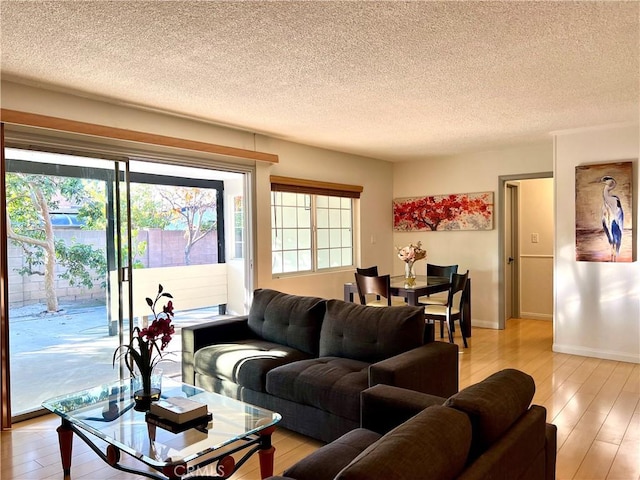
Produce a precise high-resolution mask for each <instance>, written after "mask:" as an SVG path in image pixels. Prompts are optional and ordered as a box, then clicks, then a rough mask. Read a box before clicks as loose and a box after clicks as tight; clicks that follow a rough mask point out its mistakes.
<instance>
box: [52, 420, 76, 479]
mask: <svg viewBox="0 0 640 480" xmlns="http://www.w3.org/2000/svg"><path fill="white" fill-rule="evenodd" d="M56 431H57V432H58V443H59V444H60V458H61V459H62V471H63V472H64V474H65V475H69V474H70V473H71V449H72V447H73V430H71V426H70V425H69V423H68V422H67V421H66V420H62V425H60V426H59V427H58V428H57V430H56Z"/></svg>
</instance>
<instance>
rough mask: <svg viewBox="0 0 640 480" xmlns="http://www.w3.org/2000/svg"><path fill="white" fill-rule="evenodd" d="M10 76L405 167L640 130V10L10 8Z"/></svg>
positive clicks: (613, 6) (5, 20) (421, 5)
mask: <svg viewBox="0 0 640 480" xmlns="http://www.w3.org/2000/svg"><path fill="white" fill-rule="evenodd" d="M0 15H1V27H2V44H1V47H2V57H1V58H2V63H1V68H2V71H1V73H2V78H3V79H6V80H11V81H17V82H21V83H25V84H29V85H38V86H42V87H46V88H53V89H56V90H62V91H67V92H75V93H78V94H80V95H84V96H89V97H93V98H103V99H106V100H108V101H112V102H117V103H123V104H129V105H136V106H140V107H144V108H151V109H155V110H160V111H165V112H169V113H174V114H178V115H184V116H187V117H191V118H196V119H200V120H205V121H209V122H213V123H216V124H222V125H228V126H232V127H236V128H241V129H244V130H249V131H253V132H258V133H264V134H267V135H271V136H273V137H277V138H283V139H287V140H291V141H295V142H300V143H305V144H309V145H317V146H322V147H326V148H330V149H334V150H340V151H345V152H351V153H355V154H361V155H365V156H370V157H375V158H382V159H386V160H392V161H402V160H414V159H422V158H425V157H428V156H433V155H446V154H453V153H460V152H465V151H470V150H480V149H489V148H494V147H496V146H500V145H506V144H511V143H522V142H526V141H532V140H537V139H541V138H545V137H546V138H548V135H549V133H550V132H552V131H555V130H564V129H572V128H580V127H585V126H594V125H602V124H610V123H618V122H630V121H632V122H637V121H638V110H639V108H640V107H639V88H638V87H639V56H640V51H639V46H640V43H639V31H640V29H639V18H640V3H639V2H637V1H626V2H610V1H606V2H594V1H583V2H569V1H560V2H551V1H540V2H520V1H508V2H484V1H482V2H467V1H460V2H435V1H423V2H421V1H414V2H398V1H387V2H372V1H341V2H325V1H301V2H293V1H292V2H272V1H243V2H235V1H224V2H218V1H178V2H173V1H142V2H134V1H53V2H45V1H13V0H1V2H0Z"/></svg>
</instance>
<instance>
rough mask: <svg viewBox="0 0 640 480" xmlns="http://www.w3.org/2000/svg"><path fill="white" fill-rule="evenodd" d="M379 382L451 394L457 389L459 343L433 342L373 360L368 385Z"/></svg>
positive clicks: (428, 391) (444, 394) (442, 394)
mask: <svg viewBox="0 0 640 480" xmlns="http://www.w3.org/2000/svg"><path fill="white" fill-rule="evenodd" d="M378 383H384V384H386V385H393V386H396V387H402V388H407V389H409V390H415V391H418V392H424V393H430V394H432V395H438V396H440V397H449V396H451V395H453V394H454V393H456V392H457V391H458V345H456V344H454V343H444V342H430V343H427V344H426V345H422V346H420V347H418V348H414V349H413V350H409V351H407V352H404V353H401V354H399V355H396V356H394V357H391V358H387V359H385V360H382V361H380V362H377V363H374V364H372V365H371V366H370V367H369V386H370V387H372V386H374V385H376V384H378Z"/></svg>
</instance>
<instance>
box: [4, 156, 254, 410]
mask: <svg viewBox="0 0 640 480" xmlns="http://www.w3.org/2000/svg"><path fill="white" fill-rule="evenodd" d="M5 166H6V189H5V190H6V191H5V195H6V198H7V214H8V223H9V229H8V279H9V280H8V286H9V338H10V361H9V364H10V372H11V404H12V414H13V416H14V417H16V416H21V415H29V414H30V412H33V411H36V410H39V409H40V404H41V402H42V401H43V400H44V399H46V398H49V397H52V396H55V395H60V394H63V393H68V392H71V391H75V390H79V389H83V388H87V387H91V386H93V385H97V384H100V383H104V382H107V381H110V380H112V379H114V378H117V377H118V376H128V375H129V374H128V371H127V369H126V368H124V367H123V366H122V365H118V364H116V365H113V353H114V351H115V349H116V348H117V347H118V345H121V344H123V343H128V340H129V335H130V331H131V329H132V328H133V327H134V326H135V325H138V326H144V325H145V324H147V323H148V322H149V321H150V320H151V319H152V317H151V311H150V309H149V306H148V305H147V303H146V301H145V298H146V297H154V296H155V294H156V292H157V288H158V284H162V285H163V287H164V288H165V291H168V292H170V293H171V294H172V295H173V297H174V300H173V303H174V306H175V309H176V310H175V320H174V323H175V325H176V335H175V336H174V338H173V340H172V341H171V342H170V344H169V346H168V351H169V355H167V356H166V359H167V361H166V362H163V363H162V365H161V368H162V369H163V373H164V374H165V375H172V376H176V377H178V378H179V375H180V368H181V365H180V357H181V355H180V354H181V352H180V348H181V338H180V331H181V330H180V329H181V327H182V326H184V325H188V324H192V323H197V322H202V321H205V320H210V319H212V318H216V317H219V316H220V315H223V314H225V313H238V314H242V313H245V310H246V307H245V305H246V298H247V297H248V295H247V294H246V292H247V281H246V274H247V272H248V270H249V267H248V262H249V259H248V258H247V257H248V256H247V248H246V244H247V242H246V237H245V235H246V231H247V227H248V225H249V224H250V222H249V220H248V218H247V217H246V205H247V199H246V192H247V185H248V181H247V177H246V174H243V173H231V172H224V171H221V170H211V169H202V168H194V167H179V166H176V165H167V164H161V163H154V162H151V161H148V160H142V159H141V160H133V159H130V158H122V159H119V158H115V157H114V158H109V159H104V158H95V157H90V156H81V155H71V154H60V153H52V152H42V151H32V150H23V149H17V148H7V149H5ZM225 223H229V224H230V225H232V227H231V228H229V229H226V228H225Z"/></svg>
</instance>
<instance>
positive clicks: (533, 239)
mask: <svg viewBox="0 0 640 480" xmlns="http://www.w3.org/2000/svg"><path fill="white" fill-rule="evenodd" d="M539 241H540V239H539V237H538V234H537V233H532V234H531V243H538V242H539Z"/></svg>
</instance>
